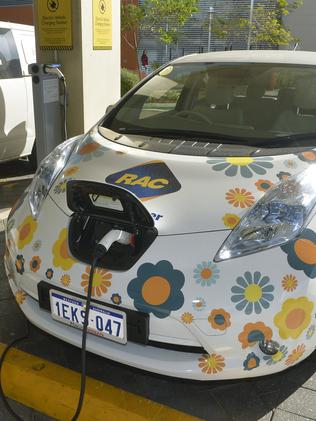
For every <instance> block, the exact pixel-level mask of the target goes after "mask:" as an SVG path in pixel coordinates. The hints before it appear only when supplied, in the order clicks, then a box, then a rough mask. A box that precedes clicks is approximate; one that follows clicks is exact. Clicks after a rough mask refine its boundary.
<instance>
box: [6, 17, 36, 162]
mask: <svg viewBox="0 0 316 421" xmlns="http://www.w3.org/2000/svg"><path fill="white" fill-rule="evenodd" d="M35 61H36V54H35V36H34V27H33V26H28V25H19V24H16V23H9V22H0V163H1V162H3V161H8V160H11V159H17V158H20V157H26V156H29V157H30V158H31V161H32V164H34V166H35V165H36V151H35V147H34V142H35V125H34V112H33V92H32V79H31V76H30V74H29V71H28V65H29V64H31V63H34V62H35Z"/></svg>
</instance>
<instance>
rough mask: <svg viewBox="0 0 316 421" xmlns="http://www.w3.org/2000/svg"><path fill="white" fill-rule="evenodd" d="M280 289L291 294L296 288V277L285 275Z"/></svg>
mask: <svg viewBox="0 0 316 421" xmlns="http://www.w3.org/2000/svg"><path fill="white" fill-rule="evenodd" d="M282 287H283V289H284V290H285V291H287V292H293V291H294V290H295V289H296V287H297V279H296V276H294V275H285V276H284V277H283V279H282Z"/></svg>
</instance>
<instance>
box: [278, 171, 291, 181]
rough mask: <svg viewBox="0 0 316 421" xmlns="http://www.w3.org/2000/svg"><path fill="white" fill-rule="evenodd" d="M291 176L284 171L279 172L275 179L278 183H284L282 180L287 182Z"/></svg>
mask: <svg viewBox="0 0 316 421" xmlns="http://www.w3.org/2000/svg"><path fill="white" fill-rule="evenodd" d="M291 175H292V174H290V173H289V172H285V171H280V172H279V173H278V174H277V177H278V179H279V180H280V181H284V180H288V179H289V178H290V177H291Z"/></svg>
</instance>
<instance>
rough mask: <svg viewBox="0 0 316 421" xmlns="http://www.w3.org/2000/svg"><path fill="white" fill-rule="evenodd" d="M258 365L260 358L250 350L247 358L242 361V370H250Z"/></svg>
mask: <svg viewBox="0 0 316 421" xmlns="http://www.w3.org/2000/svg"><path fill="white" fill-rule="evenodd" d="M259 365H260V358H259V357H258V356H257V355H256V354H255V353H254V352H251V353H250V354H248V355H247V358H246V359H245V361H244V362H243V366H244V370H246V371H251V370H253V369H255V368H257V367H259Z"/></svg>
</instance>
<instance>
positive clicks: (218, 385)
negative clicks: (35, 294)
mask: <svg viewBox="0 0 316 421" xmlns="http://www.w3.org/2000/svg"><path fill="white" fill-rule="evenodd" d="M6 165H8V164H6ZM9 168H11V165H10V166H9ZM16 169H17V170H18V172H19V176H21V175H23V174H26V173H29V171H30V169H29V168H28V167H27V166H25V164H24V163H22V164H21V163H20V164H18V167H16ZM16 173H17V171H15V174H14V176H16ZM12 176H13V174H12ZM5 177H6V178H7V177H8V171H7V170H6V168H3V167H1V166H0V215H1V209H5V208H9V207H10V206H12V204H13V203H14V201H15V200H16V199H17V197H18V196H19V194H21V192H22V190H23V189H24V188H25V186H26V185H27V184H28V183H29V181H30V180H29V179H26V180H17V181H16V180H15V181H10V180H7V181H6V182H2V181H1V178H2V179H3V178H5ZM0 231H1V227H0ZM3 253H4V233H3V232H0V342H3V343H8V342H10V341H11V340H13V339H14V338H17V337H19V336H22V335H23V334H24V332H25V318H24V316H23V314H22V313H21V311H20V309H19V308H18V306H17V305H16V303H15V300H14V299H13V297H12V294H11V291H10V289H9V286H8V282H7V279H6V276H5V272H4V267H3V259H2V256H3ZM19 348H20V349H21V350H23V351H26V352H28V353H30V354H34V355H36V356H39V357H42V358H45V359H47V360H49V361H51V362H54V363H57V364H60V365H62V366H64V367H67V368H70V369H72V370H75V371H79V370H80V350H79V349H77V348H75V347H73V346H71V345H69V344H66V343H64V342H61V341H60V340H58V339H56V338H54V337H52V336H49V335H47V334H46V333H45V332H42V331H40V330H39V329H37V328H35V327H33V326H32V327H31V333H30V336H29V338H28V339H27V340H25V341H24V342H23V343H21V344H20V345H19ZM87 372H88V375H89V376H90V377H92V378H95V379H98V380H101V381H103V382H106V383H108V384H111V385H113V386H116V387H118V388H121V389H124V390H127V391H130V392H133V393H135V394H138V395H140V396H143V397H146V398H148V399H151V400H153V401H156V402H159V403H162V404H164V405H167V406H170V407H172V408H175V409H178V410H180V411H182V412H185V413H188V414H191V415H194V416H196V417H199V418H201V419H205V420H212V421H222V420H223V421H224V420H225V421H228V420H240V421H247V420H249V421H255V420H264V421H268V420H269V421H271V420H273V421H303V420H316V374H315V372H316V353H314V354H312V355H311V356H310V357H309V358H308V359H306V360H305V361H303V362H302V363H300V364H299V365H297V366H295V367H293V368H291V369H288V370H287V371H285V372H283V373H280V374H276V375H273V376H269V377H262V378H256V379H250V380H239V381H222V382H219V381H214V382H203V383H202V382H192V381H184V380H177V379H172V378H167V377H162V376H157V375H153V374H150V373H147V372H143V371H139V370H135V369H133V368H131V367H128V366H124V365H119V364H117V363H114V362H112V361H109V360H106V359H104V358H101V357H98V356H95V355H93V354H88V369H87ZM19 409H20V410H22V411H25V415H24V417H25V419H26V420H37V421H39V420H43V421H44V420H45V419H47V418H40V417H41V415H40V414H37V413H36V412H34V411H32V410H30V409H28V408H25V407H24V408H23V407H20V408H19ZM0 419H1V420H11V418H10V417H9V416H7V415H5V412H4V408H3V404H2V402H0ZM113 419H115V415H114V414H113Z"/></svg>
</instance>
